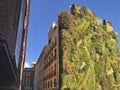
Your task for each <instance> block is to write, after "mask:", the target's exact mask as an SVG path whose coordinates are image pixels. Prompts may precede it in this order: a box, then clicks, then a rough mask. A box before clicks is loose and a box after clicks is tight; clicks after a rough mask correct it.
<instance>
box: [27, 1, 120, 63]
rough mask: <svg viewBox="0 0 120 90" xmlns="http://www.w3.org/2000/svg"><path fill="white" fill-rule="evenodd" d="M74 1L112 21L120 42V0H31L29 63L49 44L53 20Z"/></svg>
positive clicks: (35, 59) (28, 41)
mask: <svg viewBox="0 0 120 90" xmlns="http://www.w3.org/2000/svg"><path fill="white" fill-rule="evenodd" d="M73 3H77V4H78V5H80V6H84V7H87V8H89V9H90V10H92V11H93V12H95V13H96V15H97V16H98V17H99V18H101V19H107V20H109V21H111V22H112V25H113V28H114V30H115V31H116V32H118V35H119V43H120V31H119V29H120V10H119V8H120V0H31V7H30V18H29V30H28V39H27V51H26V62H27V63H29V65H31V63H32V62H34V61H37V60H38V57H39V55H40V53H41V51H42V49H43V47H44V46H45V45H46V44H47V41H48V31H49V28H50V26H51V24H52V22H56V21H57V15H58V13H59V12H62V11H67V10H68V8H69V6H70V5H72V4H73ZM119 47H120V44H119Z"/></svg>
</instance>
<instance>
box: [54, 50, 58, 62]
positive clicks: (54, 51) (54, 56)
mask: <svg viewBox="0 0 120 90" xmlns="http://www.w3.org/2000/svg"><path fill="white" fill-rule="evenodd" d="M56 53H57V51H56V49H55V50H54V60H56V55H57V54H56Z"/></svg>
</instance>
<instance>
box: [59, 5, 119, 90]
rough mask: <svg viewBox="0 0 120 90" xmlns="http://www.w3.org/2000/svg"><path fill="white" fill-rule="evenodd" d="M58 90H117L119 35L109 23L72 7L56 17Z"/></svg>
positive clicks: (78, 7)
mask: <svg viewBox="0 0 120 90" xmlns="http://www.w3.org/2000/svg"><path fill="white" fill-rule="evenodd" d="M58 24H59V40H60V42H59V45H60V47H59V51H60V60H59V62H60V89H61V90H120V52H119V48H118V35H117V33H116V32H114V30H113V28H112V24H111V22H109V21H107V20H101V19H99V18H98V17H97V16H96V14H95V13H94V12H92V11H91V10H89V9H87V8H85V7H80V6H78V5H77V4H73V5H72V6H71V8H70V11H68V12H61V13H60V14H59V16H58Z"/></svg>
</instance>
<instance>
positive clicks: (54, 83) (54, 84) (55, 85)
mask: <svg viewBox="0 0 120 90" xmlns="http://www.w3.org/2000/svg"><path fill="white" fill-rule="evenodd" d="M56 84H57V82H56V79H54V87H56Z"/></svg>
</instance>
